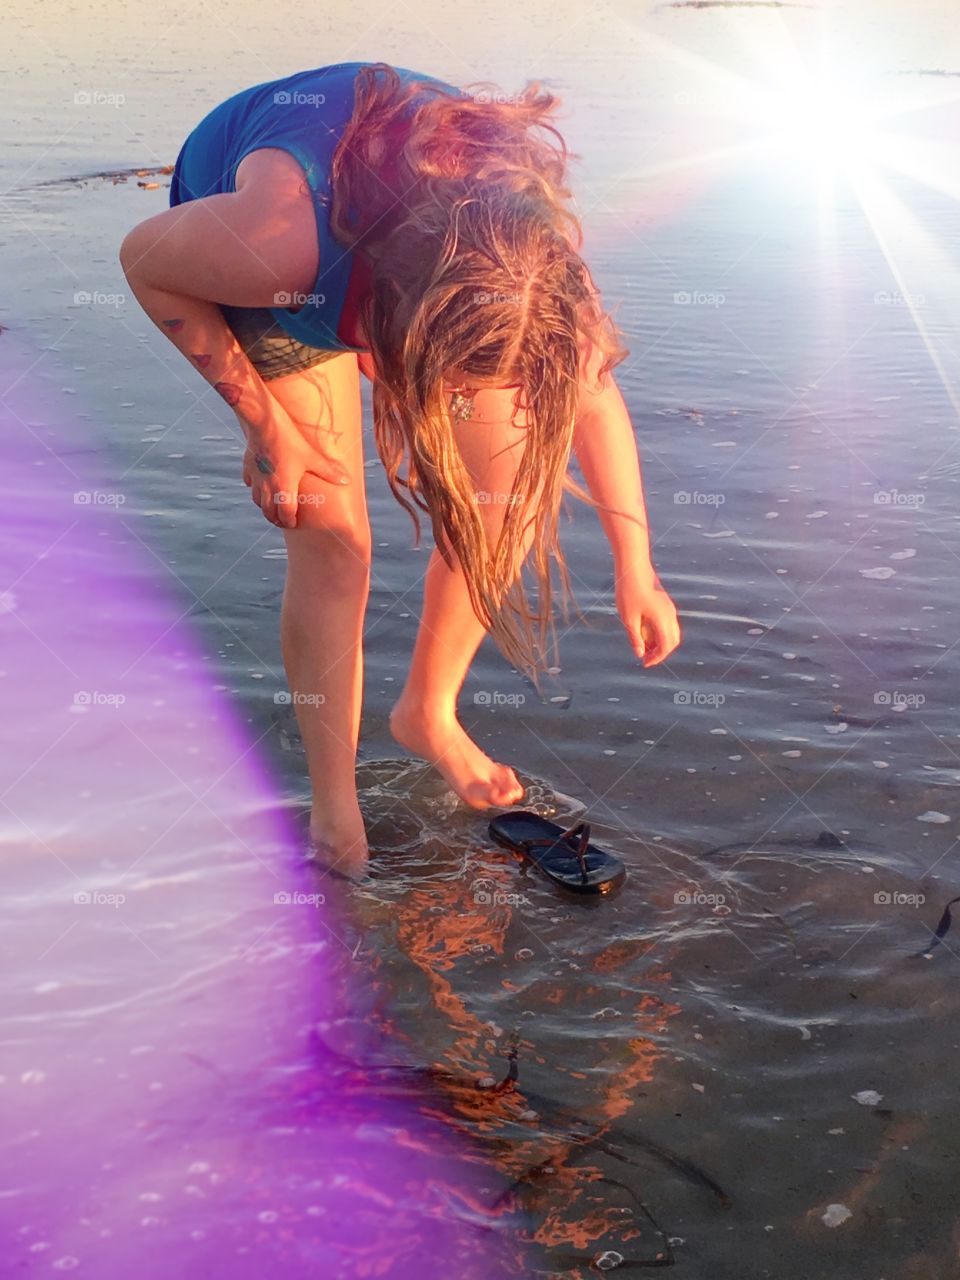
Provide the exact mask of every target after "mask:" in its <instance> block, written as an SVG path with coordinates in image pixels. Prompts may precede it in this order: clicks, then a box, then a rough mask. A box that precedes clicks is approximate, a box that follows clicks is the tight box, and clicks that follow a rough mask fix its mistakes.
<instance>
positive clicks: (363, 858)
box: [310, 803, 369, 879]
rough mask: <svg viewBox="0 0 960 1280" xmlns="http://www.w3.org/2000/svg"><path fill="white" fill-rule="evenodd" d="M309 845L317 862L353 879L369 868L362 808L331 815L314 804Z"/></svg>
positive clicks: (356, 807)
mask: <svg viewBox="0 0 960 1280" xmlns="http://www.w3.org/2000/svg"><path fill="white" fill-rule="evenodd" d="M310 843H311V846H312V848H313V852H314V853H315V855H316V857H317V859H318V861H320V862H322V863H323V864H324V865H325V866H327V867H329V868H330V870H331V871H337V872H339V873H340V875H343V876H347V877H349V878H350V879H357V878H358V877H360V876H362V875H363V873H364V871H365V870H366V868H367V860H368V858H369V849H368V847H367V833H366V829H365V828H364V825H363V816H362V814H361V813H360V808H359V806H353V807H349V808H347V809H346V810H345V811H341V812H336V813H334V812H331V811H330V810H329V809H327V808H326V807H321V806H320V805H319V804H317V803H315V804H314V806H313V810H312V812H311V814H310Z"/></svg>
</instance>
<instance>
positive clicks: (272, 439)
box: [237, 406, 350, 529]
mask: <svg viewBox="0 0 960 1280" xmlns="http://www.w3.org/2000/svg"><path fill="white" fill-rule="evenodd" d="M277 409H278V412H277V417H286V416H287V415H285V414H284V413H283V410H282V409H280V407H279V406H277ZM237 417H238V418H239V420H240V425H241V426H242V427H243V429H244V434H245V436H246V437H247V449H246V452H245V453H244V455H243V483H244V484H245V485H247V486H248V488H249V489H250V496H251V498H252V499H253V501H254V502H255V503H256V504H257V506H258V507H259V508H260V510H261V511H262V512H263V515H264V517H265V519H267V520H269V521H270V523H271V524H274V525H276V526H277V528H279V529H294V528H296V524H297V511H298V509H299V495H300V482H301V480H302V479H303V477H304V476H305V475H314V476H319V478H320V479H321V480H326V481H328V482H329V483H330V484H348V483H349V479H350V477H349V476H348V475H347V472H346V470H345V468H344V467H343V466H342V465H341V464H340V463H339V462H337V461H336V459H334V458H329V457H326V456H325V455H324V454H322V453H321V452H320V451H319V450H318V449H316V448H315V447H314V446H313V445H311V444H309V443H308V442H307V441H306V440H305V439H304V438H303V436H302V435H301V434H300V432H299V431H298V430H297V428H296V426H295V425H294V424H293V421H292V419H289V418H288V422H289V429H286V430H285V429H284V427H283V424H282V423H276V422H274V423H271V428H270V430H269V431H268V432H262V431H260V430H258V429H257V428H255V427H252V426H251V425H250V424H249V423H248V422H246V421H245V420H244V419H243V418H240V415H239V414H237Z"/></svg>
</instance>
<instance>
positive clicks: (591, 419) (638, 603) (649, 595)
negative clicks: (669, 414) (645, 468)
mask: <svg viewBox="0 0 960 1280" xmlns="http://www.w3.org/2000/svg"><path fill="white" fill-rule="evenodd" d="M598 366H599V356H598V353H596V352H594V353H593V358H592V359H591V360H590V361H589V362H586V361H585V365H584V373H583V376H582V377H581V387H580V406H579V410H578V413H577V420H576V424H575V427H574V435H573V448H574V452H575V454H576V457H577V461H578V463H579V464H580V470H581V471H582V472H583V478H584V480H585V481H586V484H587V489H588V490H589V492H590V495H591V497H593V498H594V499H596V501H597V502H599V503H602V504H603V506H605V507H611V508H613V511H612V512H611V511H599V512H598V513H597V514H598V515H599V517H600V522H601V524H602V525H603V529H604V532H605V533H606V535H607V539H608V540H609V543H610V549H611V551H612V552H613V561H614V572H615V580H616V597H617V610H618V612H619V614H620V618H621V620H622V622H623V624H624V626H625V627H626V630H627V634H628V635H629V637H630V642H631V644H632V645H633V648H634V652H635V653H636V654H637V657H639V658H641V659H642V660H643V663H644V666H653V665H655V664H656V663H658V662H662V661H663V659H664V658H666V657H668V656H669V654H670V653H672V652H673V650H674V649H675V648H676V647H677V645H678V644H679V643H680V624H679V622H678V620H677V611H676V607H675V605H674V603H673V601H672V600H671V599H670V596H669V595H668V594H667V592H666V591H664V589H663V587H662V586H661V585H660V580H659V578H658V577H657V572H656V570H655V568H654V566H653V561H652V559H651V555H650V531H649V525H648V521H647V508H646V503H645V501H644V496H643V477H642V473H641V469H640V457H639V454H638V452H637V442H636V438H635V436H634V430H633V423H632V422H631V420H630V414H629V412H628V410H627V406H626V404H625V402H624V399H623V395H622V394H621V392H620V388H619V387H618V386H617V383H616V381H615V380H614V378H613V375H612V373H611V374H607V376H606V378H605V380H604V382H603V385H602V387H599V388H598V384H597V379H596V368H597V367H598ZM588 374H589V376H588Z"/></svg>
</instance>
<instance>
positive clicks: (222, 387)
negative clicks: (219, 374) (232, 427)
mask: <svg viewBox="0 0 960 1280" xmlns="http://www.w3.org/2000/svg"><path fill="white" fill-rule="evenodd" d="M213 389H214V391H219V393H220V394H221V395H222V396H223V398H224V400H226V402H227V404H228V405H230V407H231V408H233V406H234V405H235V404H237V403H238V402H239V400H240V396H241V395H242V394H243V393H242V392H241V390H240V388H239V387H238V386H237V384H236V383H235V382H215V383H214V384H213Z"/></svg>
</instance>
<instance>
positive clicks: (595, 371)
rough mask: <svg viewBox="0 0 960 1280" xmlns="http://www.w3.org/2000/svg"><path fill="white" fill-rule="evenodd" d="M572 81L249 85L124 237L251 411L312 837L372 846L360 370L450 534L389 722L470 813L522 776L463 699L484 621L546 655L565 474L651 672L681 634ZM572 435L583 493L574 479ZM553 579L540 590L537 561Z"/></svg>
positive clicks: (352, 73) (349, 852) (178, 340)
mask: <svg viewBox="0 0 960 1280" xmlns="http://www.w3.org/2000/svg"><path fill="white" fill-rule="evenodd" d="M558 105H559V103H558V99H557V98H556V97H555V96H554V95H552V94H549V93H546V92H541V91H540V86H539V85H538V84H534V85H533V86H532V87H530V88H528V90H527V91H526V92H525V93H524V94H522V95H520V96H518V97H513V98H511V97H509V96H507V95H503V94H490V93H488V92H485V91H483V90H481V91H480V92H478V93H477V94H476V96H471V94H469V93H467V92H466V91H464V90H461V89H458V88H456V87H455V86H452V85H449V84H446V83H444V82H443V81H440V80H437V79H435V78H434V77H431V76H425V75H420V74H418V73H416V72H413V71H410V70H407V69H405V68H393V67H390V66H388V65H387V64H385V63H360V62H353V63H338V64H335V65H333V66H328V67H319V68H316V69H314V70H310V71H304V72H301V73H298V74H296V75H292V76H287V77H285V78H284V79H281V80H274V81H269V82H267V83H265V84H259V85H255V86H254V87H253V88H250V89H247V90H244V91H243V92H241V93H238V94H236V95H235V96H233V97H231V98H229V99H227V100H226V101H225V102H222V103H221V104H220V105H219V106H218V107H216V108H214V110H213V111H211V112H210V113H209V115H207V116H206V117H205V118H204V119H203V120H202V121H201V122H200V124H198V125H197V127H196V128H195V129H194V130H193V132H192V133H191V134H190V135H189V136H188V138H187V139H186V141H185V142H184V144H183V147H182V148H181V151H180V154H179V156H178V158H177V162H176V166H175V169H174V173H173V179H172V183H171V191H170V204H171V208H169V209H168V210H165V211H164V212H162V213H159V214H156V215H155V216H154V217H152V218H148V219H146V221H144V222H142V223H140V224H139V225H138V226H136V227H134V228H133V230H132V231H131V232H130V233H129V234H128V235H127V236H126V237H125V239H124V241H123V244H122V246H121V250H120V261H121V263H122V266H123V269H124V272H125V274H126V277H127V279H128V281H129V283H130V287H131V289H132V290H133V292H134V294H135V295H136V297H137V299H138V301H139V302H140V304H141V306H142V307H143V309H144V310H145V311H146V313H147V315H148V316H149V317H150V318H151V319H152V320H153V321H154V323H155V324H157V325H158V327H159V328H160V329H161V330H162V331H163V332H164V333H165V334H166V335H167V336H168V338H170V340H171V341H172V342H173V343H174V345H175V346H176V347H177V348H178V350H179V351H180V352H181V353H182V354H183V356H184V357H185V358H186V359H187V360H188V361H189V362H190V363H191V364H192V365H193V366H194V367H195V368H196V369H197V370H198V371H199V372H200V373H201V374H202V375H203V376H204V377H205V378H206V379H207V381H208V382H210V383H211V384H212V385H213V387H214V389H215V390H216V391H217V392H219V394H220V395H221V396H222V397H223V399H224V400H225V401H226V402H227V403H228V404H229V405H230V406H231V407H232V408H233V409H234V411H235V412H236V414H237V417H238V419H239V421H240V425H241V427H242V429H243V432H244V436H245V439H246V443H247V448H246V452H245V455H244V461H243V478H244V481H245V483H246V484H247V485H249V487H250V490H251V494H252V497H253V501H254V502H255V503H256V504H257V506H258V507H259V508H260V511H261V512H262V513H263V515H264V516H265V517H266V519H267V520H269V521H270V522H271V523H272V524H275V525H277V526H278V527H279V528H281V529H282V530H283V533H284V538H285V540H286V545H287V556H288V567H287V579H286V586H285V591H284V598H283V606H282V611H281V619H280V627H281V640H282V648H283V657H284V664H285V667H286V671H287V675H288V679H289V684H290V690H291V694H292V696H293V701H294V704H295V708H296V714H297V718H298V722H299V725H300V729H301V732H302V735H303V742H304V747H305V750H306V756H307V764H308V767H309V772H310V779H311V783H312V788H313V809H312V817H311V826H310V831H311V836H312V838H313V841H314V843H315V844H316V846H317V848H318V850H319V851H320V852H321V853H322V855H323V856H324V857H325V858H326V859H327V860H328V861H329V862H330V863H331V865H336V866H337V867H338V868H339V869H340V870H341V871H345V872H347V873H348V874H352V873H355V872H356V871H357V870H359V869H360V868H361V867H362V866H363V865H364V862H365V860H366V857H367V842H366V836H365V832H364V824H363V818H362V815H361V813H360V809H359V806H358V803H357V795H356V786H355V762H356V748H357V739H358V733H359V723H360V709H361V688H362V648H361V637H362V627H363V617H364V609H365V605H366V600H367V593H368V586H369V574H370V549H371V538H370V528H369V523H368V518H367V511H366V504H365V500H364V471H363V449H362V423H361V400H360V381H359V374H360V371H362V372H363V373H364V374H365V375H366V377H368V378H369V379H370V380H371V381H372V383H373V408H374V430H375V438H376V444H377V449H378V451H379V454H380V457H381V459H382V461H383V464H384V466H385V468H386V473H387V477H388V480H389V483H390V486H391V489H392V491H393V493H394V495H395V496H396V497H397V499H398V500H399V501H400V502H401V503H402V504H403V506H404V507H405V508H406V509H407V510H408V511H409V513H410V514H411V516H412V517H413V520H414V523H415V525H416V528H417V532H418V534H419V527H420V526H419V519H418V516H417V510H418V509H419V510H421V511H424V512H426V513H427V515H428V516H429V518H430V521H431V525H432V529H433V534H434V540H435V544H436V546H435V550H434V552H433V554H432V556H431V559H430V562H429V567H428V570H427V574H426V581H425V588H424V600H423V612H422V617H421V621H420V628H419V632H418V635H417V640H416V645H415V648H414V652H413V659H412V663H411V667H410V673H409V677H408V680H407V683H406V686H405V688H404V690H403V692H402V693H401V695H400V698H399V701H398V702H397V704H396V706H395V707H394V708H393V712H392V715H391V728H392V731H393V734H394V736H395V737H396V738H397V740H398V741H399V742H400V743H401V744H402V745H403V746H404V747H406V748H408V749H409V750H410V751H411V752H413V753H415V754H417V755H419V756H422V757H424V758H425V759H427V760H429V761H430V762H431V763H432V764H433V765H435V767H436V768H437V769H439V770H440V772H441V773H442V774H443V776H444V777H445V778H446V780H447V781H448V783H449V784H450V786H451V787H453V789H454V790H455V791H456V792H457V793H458V794H459V795H460V796H461V797H462V799H463V800H464V801H465V802H466V803H467V804H469V805H472V806H474V807H475V808H478V809H481V808H486V807H489V806H507V805H513V804H516V803H517V802H518V801H519V800H520V799H521V798H522V795H523V787H522V786H521V784H520V782H519V781H518V779H517V776H516V774H515V773H514V772H513V770H512V769H511V768H510V767H509V766H508V765H506V764H501V763H497V762H495V761H494V760H491V759H490V758H489V757H488V756H487V755H485V754H484V752H483V751H481V750H480V748H479V747H478V746H477V745H476V744H475V743H474V742H473V741H471V739H470V738H469V737H468V735H467V734H466V732H465V731H464V729H463V727H462V726H461V725H460V723H459V721H458V719H457V714H456V702H457V694H458V692H459V690H460V687H461V685H462V684H463V681H464V679H465V677H466V674H467V671H468V670H469V667H470V663H471V661H472V660H473V657H474V654H475V653H476V651H477V649H478V647H479V645H480V642H481V640H482V639H483V636H484V634H485V633H486V632H487V631H489V632H490V633H491V634H492V636H493V638H494V639H495V641H496V642H497V643H498V645H499V647H500V649H501V651H502V653H503V654H504V655H505V657H506V658H507V659H508V660H509V661H511V662H512V663H514V664H515V665H517V666H518V667H520V668H521V669H522V670H524V671H526V672H528V673H530V674H531V675H532V676H533V678H534V679H535V678H536V676H537V673H538V672H539V671H542V670H543V668H544V667H545V666H546V664H547V662H548V661H549V659H548V657H547V649H548V642H549V641H550V639H551V637H552V636H553V634H554V633H553V630H552V603H551V601H552V592H551V575H550V567H551V566H550V561H551V558H552V559H554V560H555V561H556V563H557V565H558V569H559V574H560V581H561V585H562V587H563V591H564V594H566V592H567V591H568V588H569V583H568V579H567V574H566V569H565V565H564V562H563V557H562V553H561V551H560V548H559V545H558V541H557V517H558V507H559V503H560V500H561V497H562V494H563V491H564V489H567V490H570V491H572V492H575V493H577V494H578V495H579V496H581V497H583V498H585V499H586V500H587V501H590V502H592V503H593V504H594V505H596V507H597V510H598V512H599V515H600V519H601V522H602V525H603V528H604V530H605V532H606V535H607V537H608V539H609V541H610V546H611V548H612V551H613V557H614V565H615V570H616V602H617V609H618V612H619V615H620V618H621V619H622V621H623V624H624V626H625V627H626V630H627V632H628V635H629V638H630V641H631V643H632V646H633V648H634V651H635V652H636V653H637V655H638V656H639V657H641V658H642V659H643V661H644V664H645V665H646V666H651V665H652V664H654V663H657V662H661V661H663V659H664V658H666V657H667V655H668V654H670V653H671V652H672V651H673V650H674V649H675V648H676V646H677V644H678V643H679V641H680V630H679V626H678V623H677V614H676V609H675V608H674V605H673V602H672V601H671V599H670V597H669V596H668V595H667V593H666V592H665V591H664V590H663V588H662V587H661V586H660V583H659V581H658V579H657V575H656V572H655V570H654V568H653V565H652V563H651V559H650V545H649V539H648V533H647V521H646V512H645V508H644V499H643V487H642V481H641V474H640V466H639V461H638V458H637V450H636V444H635V441H634V434H633V428H632V424H631V422H630V418H629V416H628V413H627V410H626V407H625V405H624V401H623V397H622V396H621V394H620V390H619V388H618V386H617V384H616V383H615V381H614V379H613V377H612V376H611V370H612V369H613V367H614V366H615V365H616V364H618V363H619V362H620V361H621V360H622V359H623V358H624V356H625V355H626V354H627V352H626V349H625V348H624V347H623V346H621V345H620V344H619V341H618V337H617V329H616V326H615V325H614V323H613V321H612V320H611V319H610V317H609V316H608V315H606V313H605V312H604V311H603V309H602V307H601V305H600V300H599V295H598V293H597V291H596V289H595V287H594V285H593V281H592V277H591V275H590V272H589V270H588V269H587V267H586V265H585V264H584V262H583V260H582V259H581V257H580V256H579V254H578V252H577V251H578V249H579V247H580V246H581V244H582V231H581V228H580V225H579V222H578V221H577V219H576V217H575V216H574V214H573V213H572V212H570V211H569V209H567V208H566V203H565V202H566V201H567V200H568V199H569V197H570V191H569V190H568V188H567V187H566V185H565V183H566V166H567V160H568V156H569V153H568V151H567V149H566V147H565V144H564V142H563V139H562V137H561V136H560V134H559V132H558V131H557V130H556V128H555V127H554V126H553V124H552V123H550V120H549V117H550V115H551V114H552V113H553V112H554V111H555V109H556V107H557V106H558ZM571 449H572V450H573V451H574V452H575V454H576V458H577V460H578V462H579V465H580V468H581V471H582V473H583V476H584V479H585V481H586V484H587V488H588V489H589V496H588V495H587V494H585V493H584V492H583V490H582V489H581V488H580V486H578V485H575V484H574V483H573V482H572V480H571V479H570V478H569V477H568V475H567V470H568V466H569V460H570V453H571ZM528 557H529V564H530V565H531V566H532V568H533V571H534V575H535V578H536V606H535V607H534V606H532V605H531V602H530V599H529V597H528V595H527V592H526V590H525V585H524V582H523V574H522V572H521V570H522V567H523V566H524V562H525V561H527V559H528Z"/></svg>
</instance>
